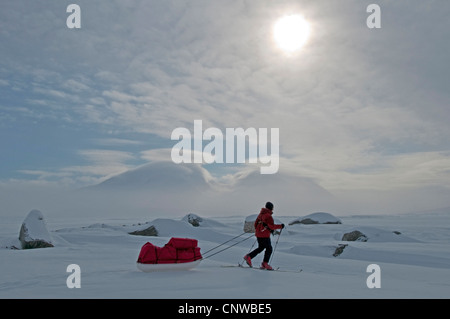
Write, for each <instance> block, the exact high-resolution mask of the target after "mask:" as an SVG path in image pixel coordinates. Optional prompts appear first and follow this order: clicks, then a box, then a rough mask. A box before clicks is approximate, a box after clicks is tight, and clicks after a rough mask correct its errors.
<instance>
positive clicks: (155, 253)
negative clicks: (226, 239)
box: [137, 238, 202, 264]
mask: <svg viewBox="0 0 450 319" xmlns="http://www.w3.org/2000/svg"><path fill="white" fill-rule="evenodd" d="M197 243H198V242H197V240H196V239H190V238H171V239H170V240H169V242H168V243H167V244H166V245H165V246H164V247H158V246H155V245H153V244H151V243H149V242H147V243H145V244H144V245H143V246H142V248H141V251H140V253H139V257H138V260H137V262H138V263H141V264H175V263H186V262H193V261H196V260H199V259H202V255H201V253H200V247H197Z"/></svg>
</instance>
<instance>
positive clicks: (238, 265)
mask: <svg viewBox="0 0 450 319" xmlns="http://www.w3.org/2000/svg"><path fill="white" fill-rule="evenodd" d="M221 267H225V268H236V267H237V268H244V269H253V270H262V271H278V272H290V273H300V272H302V271H303V269H301V268H300V269H298V270H290V269H280V267H276V268H273V269H272V270H269V269H264V268H259V267H248V266H244V265H242V264H237V265H223V266H221Z"/></svg>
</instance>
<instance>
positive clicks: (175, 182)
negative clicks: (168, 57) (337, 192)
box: [81, 162, 333, 216]
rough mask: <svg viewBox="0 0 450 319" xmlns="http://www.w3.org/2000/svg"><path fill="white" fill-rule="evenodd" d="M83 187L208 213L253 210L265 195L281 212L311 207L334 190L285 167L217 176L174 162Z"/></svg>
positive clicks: (178, 210)
mask: <svg viewBox="0 0 450 319" xmlns="http://www.w3.org/2000/svg"><path fill="white" fill-rule="evenodd" d="M81 193H84V194H87V195H89V196H92V195H94V196H95V197H96V198H100V197H103V196H104V197H105V200H106V199H107V198H108V199H107V201H109V202H111V201H115V200H118V199H119V201H120V202H121V203H122V204H123V203H124V202H127V203H129V205H130V208H131V207H133V208H134V209H141V210H145V209H148V211H154V212H155V213H156V212H158V213H167V214H170V213H172V214H173V213H175V214H180V215H182V214H185V213H188V212H197V213H201V214H204V215H208V216H215V215H233V214H246V213H248V214H252V213H255V212H258V211H259V209H260V208H261V207H263V205H264V203H265V202H267V201H272V202H273V203H274V204H275V206H276V208H275V211H277V212H278V214H291V213H294V214H295V213H298V211H299V210H300V211H302V212H304V213H307V212H309V211H310V210H316V209H320V208H321V207H323V206H325V205H327V204H329V203H331V202H332V201H333V196H332V195H331V194H330V193H329V192H327V191H326V190H325V189H323V188H322V187H320V186H319V185H317V184H316V183H314V182H313V181H312V180H310V179H307V178H302V177H296V176H291V175H288V174H286V173H283V172H281V171H280V172H279V173H277V174H273V175H263V174H260V172H259V170H258V169H250V170H247V171H241V172H239V173H236V174H231V175H227V176H224V177H221V178H217V177H214V176H212V175H211V174H210V172H209V171H208V170H206V169H205V168H204V167H202V166H201V165H197V164H174V163H172V162H153V163H149V164H145V165H142V166H140V167H137V168H135V169H131V170H129V171H127V172H124V173H121V174H118V175H116V176H113V177H111V178H109V179H107V180H105V181H103V182H101V183H99V184H97V185H93V186H89V187H86V188H84V189H82V190H81ZM111 195H112V196H111ZM322 205H323V206H322ZM146 207H147V208H146ZM324 208H325V207H324Z"/></svg>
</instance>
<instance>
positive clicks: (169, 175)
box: [89, 162, 213, 191]
mask: <svg viewBox="0 0 450 319" xmlns="http://www.w3.org/2000/svg"><path fill="white" fill-rule="evenodd" d="M212 181H213V178H212V176H211V175H210V174H209V172H208V171H207V170H206V169H204V168H203V167H202V166H200V165H196V164H175V163H173V162H153V163H148V164H145V165H142V166H139V167H137V168H134V169H131V170H128V171H126V172H125V173H121V174H118V175H116V176H113V177H111V178H109V179H107V180H105V181H103V182H102V183H100V184H97V185H94V186H91V187H89V188H90V189H97V190H130V191H136V190H164V191H168V190H181V189H183V190H186V189H189V190H196V191H206V190H208V189H210V188H211V182H212Z"/></svg>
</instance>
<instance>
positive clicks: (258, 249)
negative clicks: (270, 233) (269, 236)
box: [248, 238, 266, 259]
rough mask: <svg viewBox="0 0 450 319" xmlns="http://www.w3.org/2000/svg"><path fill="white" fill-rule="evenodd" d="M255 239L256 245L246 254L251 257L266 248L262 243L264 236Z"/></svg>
mask: <svg viewBox="0 0 450 319" xmlns="http://www.w3.org/2000/svg"><path fill="white" fill-rule="evenodd" d="M256 239H257V240H258V247H257V248H256V249H254V250H253V251H252V252H250V253H249V254H248V256H249V257H250V258H251V259H253V258H255V256H256V255H258V254H259V253H260V252H262V251H263V250H264V249H265V248H266V246H265V244H264V239H265V238H256Z"/></svg>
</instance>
